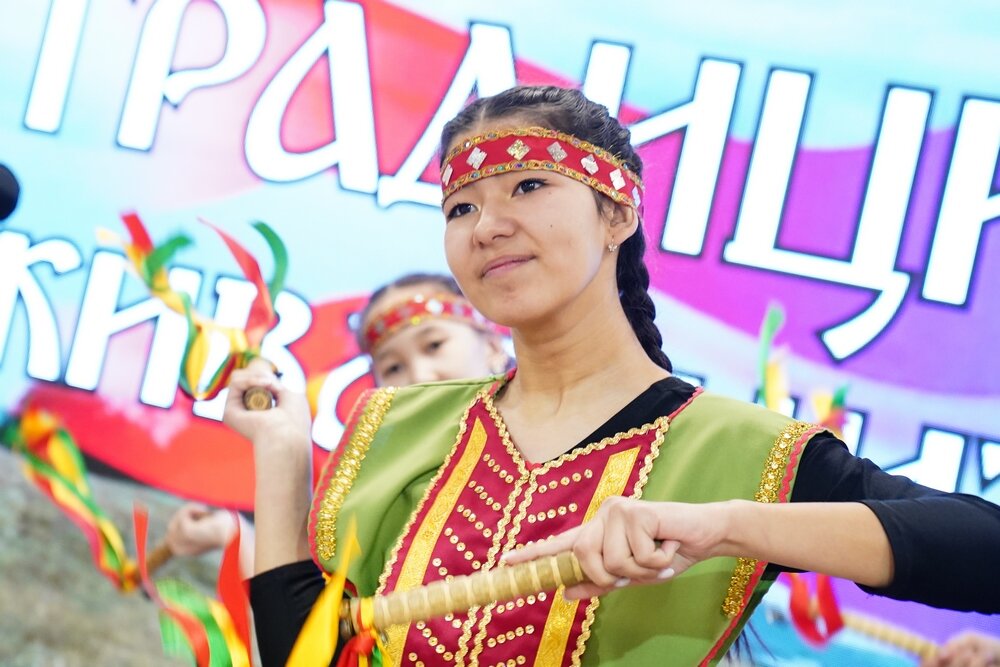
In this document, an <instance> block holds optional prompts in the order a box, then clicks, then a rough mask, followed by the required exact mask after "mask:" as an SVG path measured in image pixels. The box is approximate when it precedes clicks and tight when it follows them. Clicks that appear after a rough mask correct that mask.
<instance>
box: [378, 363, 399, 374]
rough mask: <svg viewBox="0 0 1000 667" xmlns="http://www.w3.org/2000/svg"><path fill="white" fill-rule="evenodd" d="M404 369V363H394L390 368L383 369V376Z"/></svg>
mask: <svg viewBox="0 0 1000 667" xmlns="http://www.w3.org/2000/svg"><path fill="white" fill-rule="evenodd" d="M402 370H403V365H402V364H393V365H392V366H389V367H388V368H385V369H383V370H382V377H389V376H390V375H395V374H396V373H399V372H400V371H402Z"/></svg>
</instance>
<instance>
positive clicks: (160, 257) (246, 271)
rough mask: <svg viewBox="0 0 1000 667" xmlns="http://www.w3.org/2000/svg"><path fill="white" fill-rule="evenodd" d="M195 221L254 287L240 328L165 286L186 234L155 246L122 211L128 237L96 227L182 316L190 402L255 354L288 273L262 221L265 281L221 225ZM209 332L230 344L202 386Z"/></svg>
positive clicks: (211, 392)
mask: <svg viewBox="0 0 1000 667" xmlns="http://www.w3.org/2000/svg"><path fill="white" fill-rule="evenodd" d="M199 220H200V222H201V223H202V224H204V225H206V226H208V227H210V228H211V229H213V230H214V231H215V233H216V234H218V235H219V237H220V238H221V239H222V240H223V242H224V243H225V244H226V247H227V248H229V252H230V253H231V254H232V255H233V257H234V258H235V260H236V263H237V265H238V266H239V267H240V270H241V271H242V272H243V275H244V277H246V279H247V280H248V281H250V283H252V284H253V285H254V287H256V288H257V296H256V297H255V298H254V300H253V303H252V304H251V306H250V314H249V316H248V318H247V323H246V327H245V328H243V329H239V328H236V327H224V326H221V325H219V324H216V323H215V322H213V321H212V320H211V319H209V318H207V317H204V316H203V315H201V314H200V313H198V312H197V311H196V310H195V309H194V306H193V305H192V303H191V298H190V297H189V296H188V295H187V294H184V293H183V292H177V291H176V290H174V289H173V288H172V287H171V286H170V281H169V280H168V274H167V269H166V265H167V262H169V261H170V259H171V258H173V256H174V255H175V254H176V253H177V251H178V250H180V249H181V248H184V247H186V246H189V245H191V239H190V238H188V237H187V236H183V235H178V236H174V237H172V238H170V239H168V240H167V241H166V242H165V243H163V244H161V245H160V246H154V245H153V241H152V239H151V238H150V236H149V232H147V231H146V228H145V226H144V225H143V224H142V221H141V220H140V219H139V216H138V215H136V214H135V213H126V214H124V215H122V221H123V222H124V223H125V228H126V229H127V230H128V232H129V236H130V241H124V240H122V239H119V238H118V237H117V236H116V235H115V234H113V233H111V232H108V231H104V230H102V231H101V236H102V237H104V238H105V239H106V240H111V241H115V242H117V243H118V244H120V245H121V246H122V247H123V248H124V250H125V254H126V256H127V257H128V258H129V260H130V261H131V262H132V265H133V267H134V268H135V271H136V273H137V274H138V276H139V278H140V279H141V280H142V281H143V283H144V284H145V285H146V287H147V288H148V289H149V291H150V293H152V294H153V296H155V297H157V298H158V299H160V300H161V301H162V302H163V303H164V304H165V305H166V306H167V307H168V308H170V309H171V310H173V311H174V312H176V313H179V314H180V315H183V316H184V317H185V318H186V319H187V322H188V339H187V343H186V345H185V349H184V357H183V360H182V362H181V367H182V372H181V374H180V386H181V390H182V391H183V392H184V393H185V394H187V395H188V396H190V397H191V398H193V399H195V400H208V399H211V398H214V397H215V396H216V395H218V393H219V392H220V391H221V390H222V389H223V388H224V387H225V386H226V384H227V383H228V380H229V376H230V374H231V373H232V372H233V370H235V369H237V368H243V367H245V366H246V365H247V364H248V363H250V361H251V360H252V359H254V358H255V357H258V356H260V346H261V342H262V341H263V339H264V336H265V335H266V334H267V332H268V331H270V330H271V328H272V327H273V326H274V325H275V323H276V322H277V319H278V318H277V314H276V313H275V311H274V299H273V296H274V295H277V294H278V293H279V292H280V291H281V289H282V288H283V287H284V282H285V276H286V275H287V272H288V253H287V251H286V249H285V246H284V244H283V243H282V242H281V239H280V238H279V237H278V235H277V234H276V233H275V232H274V231H273V230H272V229H271V228H270V227H268V226H267V225H266V224H264V223H263V222H256V223H254V224H253V225H252V226H253V228H254V229H256V230H257V231H258V232H259V233H260V235H261V236H263V237H264V241H265V242H266V243H267V245H268V248H269V249H270V251H271V255H272V258H273V261H274V276H273V277H272V279H271V281H270V282H269V283H268V282H265V281H264V278H263V276H262V274H261V271H260V266H259V265H258V263H257V261H256V260H255V259H254V258H253V256H252V255H251V254H250V253H249V252H248V251H247V250H246V249H245V248H244V247H243V246H242V245H240V244H239V243H238V242H237V241H236V240H235V239H233V238H232V237H231V236H229V235H228V234H227V233H226V232H224V231H223V230H222V229H220V228H218V227H216V226H215V225H213V224H211V223H209V222H207V221H205V220H201V219H199ZM213 333H218V334H221V335H222V336H223V337H225V339H226V340H227V341H228V342H229V353H228V354H227V355H226V358H225V360H224V361H223V362H222V363H221V364H220V365H219V366H218V367H217V368H216V369H215V371H214V372H213V373H212V376H211V379H210V380H209V381H208V382H207V383H205V384H204V386H203V385H202V384H201V378H203V377H204V376H205V371H206V367H207V365H208V356H209V350H210V349H211V347H210V342H211V336H212V334H213Z"/></svg>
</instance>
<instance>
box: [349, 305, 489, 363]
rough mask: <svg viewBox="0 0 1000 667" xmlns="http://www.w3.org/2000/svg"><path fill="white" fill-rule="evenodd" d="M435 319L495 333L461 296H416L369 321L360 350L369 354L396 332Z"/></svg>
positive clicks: (487, 321)
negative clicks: (460, 323)
mask: <svg viewBox="0 0 1000 667" xmlns="http://www.w3.org/2000/svg"><path fill="white" fill-rule="evenodd" d="M435 318H440V319H449V320H454V321H456V322H462V323H464V324H468V325H469V326H471V327H473V328H476V329H479V330H481V331H486V332H494V331H496V330H497V329H496V327H495V325H494V324H493V323H492V322H490V321H489V320H487V319H486V318H485V317H483V316H482V314H480V312H479V311H478V310H476V309H475V308H473V306H472V304H471V303H469V302H468V300H466V299H465V298H464V297H461V296H459V295H457V294H452V293H450V292H442V293H439V294H434V295H432V296H425V295H423V294H417V295H416V296H414V297H413V298H412V299H407V300H406V301H403V302H402V303H399V304H397V305H395V306H393V307H392V308H390V309H389V310H387V311H385V312H384V313H381V314H379V315H377V316H376V317H373V318H372V320H371V322H369V323H368V325H367V326H366V327H365V328H364V332H363V333H362V336H361V340H362V344H363V347H364V349H363V351H364V352H371V351H372V350H374V349H375V348H376V347H378V346H379V344H381V343H382V341H384V340H385V339H386V338H387V337H389V336H391V335H393V334H394V333H396V332H397V331H400V330H401V329H405V328H406V327H412V326H416V325H417V324H420V323H421V322H423V321H425V320H428V319H435Z"/></svg>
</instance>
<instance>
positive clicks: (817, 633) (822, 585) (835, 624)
mask: <svg viewBox="0 0 1000 667" xmlns="http://www.w3.org/2000/svg"><path fill="white" fill-rule="evenodd" d="M788 578H789V579H790V580H791V599H790V600H789V605H788V606H789V612H790V613H791V616H792V624H793V625H794V626H795V629H796V630H798V632H799V634H800V635H802V637H803V638H804V639H805V640H806V641H807V642H809V643H810V644H812V645H813V646H825V645H826V644H827V643H828V642H829V641H830V639H831V638H832V637H833V636H834V635H835V634H837V633H838V632H839V631H840V630H841V628H843V627H844V619H843V617H842V616H841V615H840V607H839V605H838V604H837V598H836V596H835V595H834V593H833V584H832V583H831V582H830V577H829V576H827V575H825V574H817V575H816V596H815V598H814V597H812V596H810V595H809V584H808V582H807V581H806V578H805V577H804V576H802V575H799V574H795V573H788ZM820 619H822V620H823V624H822V627H821V626H820V623H819V620H820Z"/></svg>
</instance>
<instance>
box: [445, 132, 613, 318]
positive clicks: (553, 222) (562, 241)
mask: <svg viewBox="0 0 1000 667" xmlns="http://www.w3.org/2000/svg"><path fill="white" fill-rule="evenodd" d="M470 134H471V133H470ZM443 209H444V214H445V220H446V228H445V254H446V255H447V258H448V265H449V266H450V267H451V271H452V274H453V275H454V276H455V278H456V280H457V281H458V283H459V285H461V286H462V291H463V292H465V294H466V296H467V297H468V298H469V300H470V301H471V302H472V303H473V304H474V305H475V306H476V308H477V309H479V311H480V312H482V313H483V315H485V316H486V317H487V318H489V319H490V320H492V321H494V322H497V323H499V324H503V325H506V326H510V327H514V328H520V327H524V326H530V325H532V324H533V323H542V322H546V321H548V320H549V318H550V317H551V316H552V314H553V313H555V312H557V311H559V310H561V309H563V308H565V307H566V306H567V305H569V304H571V303H579V304H583V306H584V307H586V304H587V303H591V302H590V301H589V300H588V298H585V299H583V300H582V301H581V300H580V298H579V297H580V296H581V295H591V296H592V293H593V292H595V291H597V290H601V289H609V290H616V289H617V288H616V286H615V285H616V283H615V259H616V257H617V255H614V254H612V253H609V252H608V250H607V245H608V244H609V243H610V242H611V241H612V240H615V241H616V242H618V243H621V242H622V241H623V240H624V238H618V239H615V238H614V236H613V235H612V226H611V225H610V224H609V222H610V219H609V218H608V217H607V216H605V215H604V214H603V213H602V212H601V211H600V210H599V209H598V206H597V204H596V202H595V198H594V191H593V190H592V189H591V188H590V187H588V186H587V185H584V184H582V183H579V182H577V181H575V180H573V179H572V178H569V177H566V176H563V175H561V174H557V173H553V172H549V171H519V172H510V173H507V174H503V175H499V176H491V177H489V178H485V179H482V180H479V181H475V182H474V183H472V184H471V185H468V186H466V187H464V188H462V189H460V190H458V191H457V192H454V193H453V194H452V195H451V196H449V197H448V198H447V199H446V200H445V202H444V204H443ZM621 235H622V236H626V235H627V234H624V233H622V234H621ZM615 294H617V292H615ZM616 300H617V299H616Z"/></svg>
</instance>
